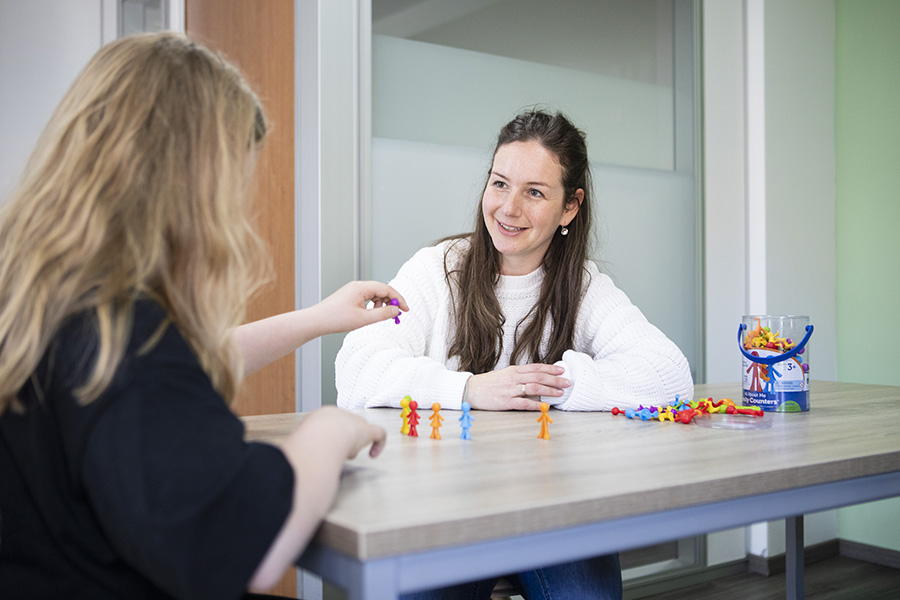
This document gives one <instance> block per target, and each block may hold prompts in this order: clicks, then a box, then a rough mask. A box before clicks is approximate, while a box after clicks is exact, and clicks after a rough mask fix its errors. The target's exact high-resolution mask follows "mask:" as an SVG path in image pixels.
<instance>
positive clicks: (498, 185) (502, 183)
mask: <svg viewBox="0 0 900 600" xmlns="http://www.w3.org/2000/svg"><path fill="white" fill-rule="evenodd" d="M491 185H492V186H494V187H495V188H497V189H501V190H502V189H503V188H505V187H506V182H505V181H500V180H499V179H498V180H496V181H493V182H491Z"/></svg>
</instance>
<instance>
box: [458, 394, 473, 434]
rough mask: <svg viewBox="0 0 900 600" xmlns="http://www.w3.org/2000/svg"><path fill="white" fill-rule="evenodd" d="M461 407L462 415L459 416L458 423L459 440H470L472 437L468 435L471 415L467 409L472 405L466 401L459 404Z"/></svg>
mask: <svg viewBox="0 0 900 600" xmlns="http://www.w3.org/2000/svg"><path fill="white" fill-rule="evenodd" d="M460 408H461V409H462V416H461V417H460V418H459V424H460V425H461V426H462V433H461V434H459V439H461V440H471V439H472V437H471V436H470V435H469V429H470V428H471V427H472V420H473V419H472V415H470V414H469V411H470V410H471V409H472V405H471V404H469V403H468V402H463V403H462V404H461V405H460Z"/></svg>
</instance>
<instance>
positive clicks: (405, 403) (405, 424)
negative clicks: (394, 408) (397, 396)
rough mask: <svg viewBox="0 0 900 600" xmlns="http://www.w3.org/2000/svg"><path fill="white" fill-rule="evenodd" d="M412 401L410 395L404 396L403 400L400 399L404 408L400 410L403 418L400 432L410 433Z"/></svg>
mask: <svg viewBox="0 0 900 600" xmlns="http://www.w3.org/2000/svg"><path fill="white" fill-rule="evenodd" d="M410 401H412V398H410V397H409V396H403V400H401V401H400V407H401V408H402V409H403V410H401V411H400V417H401V418H402V419H403V427H401V428H400V433H402V434H403V435H408V434H409V403H410Z"/></svg>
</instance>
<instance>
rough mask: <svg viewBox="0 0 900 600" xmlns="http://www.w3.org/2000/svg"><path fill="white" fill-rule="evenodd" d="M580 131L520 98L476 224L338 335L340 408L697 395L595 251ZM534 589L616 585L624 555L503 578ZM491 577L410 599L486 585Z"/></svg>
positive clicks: (579, 595)
mask: <svg viewBox="0 0 900 600" xmlns="http://www.w3.org/2000/svg"><path fill="white" fill-rule="evenodd" d="M591 191H592V190H591V173H590V166H589V162H588V154H587V145H586V143H585V137H584V134H583V133H582V132H581V131H579V130H578V129H577V128H576V127H575V126H574V125H572V123H571V122H570V121H569V120H568V119H566V117H564V116H563V115H561V114H549V113H547V112H543V111H536V110H533V111H528V112H525V113H522V114H520V115H518V116H517V117H516V118H515V119H513V120H512V121H511V122H510V123H508V124H507V125H506V126H505V127H504V128H503V129H502V131H501V132H500V135H499V137H498V140H497V145H496V147H495V150H494V155H493V161H492V164H491V169H490V172H489V174H488V178H487V182H486V184H485V186H484V192H483V194H482V198H481V205H480V209H481V210H480V211H479V214H478V217H477V220H476V224H475V228H474V231H473V232H472V233H468V234H465V235H461V236H455V237H453V238H449V239H446V240H444V241H442V242H440V243H438V244H437V245H435V246H433V247H430V248H424V249H422V250H420V251H419V252H417V253H416V254H415V256H413V257H412V258H411V259H410V260H409V261H408V262H407V263H406V264H405V265H403V267H402V268H401V269H400V272H399V273H398V274H397V277H396V278H395V279H394V280H393V281H392V282H391V285H392V286H394V287H395V288H396V289H397V290H399V291H400V292H402V293H403V294H404V296H405V297H406V299H407V300H408V301H409V304H410V306H411V307H412V311H411V312H409V313H408V314H405V315H404V316H403V319H402V320H401V323H400V324H399V325H397V324H395V323H379V324H375V325H372V326H369V327H364V328H361V329H359V330H357V331H355V332H352V333H350V334H348V335H347V337H346V338H345V340H344V344H343V347H342V348H341V351H340V353H339V354H338V357H337V362H336V379H337V388H338V405H339V406H343V407H363V406H366V407H373V406H393V407H395V408H396V407H399V406H400V400H401V399H402V398H403V397H404V396H407V395H409V396H411V397H412V398H414V399H415V400H416V401H418V403H419V404H420V405H424V406H427V405H428V404H430V403H433V402H439V403H440V405H441V408H450V409H459V408H460V407H461V405H462V404H463V402H466V403H468V404H469V405H470V406H471V408H476V409H483V410H508V409H516V410H539V409H540V405H541V402H546V403H548V404H553V405H555V406H556V408H558V409H563V410H576V411H578V410H581V411H584V410H610V409H611V408H612V407H614V406H619V407H623V408H624V407H628V406H637V405H639V404H645V405H651V404H659V403H661V402H664V401H668V400H670V399H674V398H675V395H676V394H681V395H682V396H685V397H690V396H691V395H692V393H693V382H692V380H691V374H690V369H689V367H688V362H687V360H686V359H685V357H684V355H683V354H682V353H681V351H680V350H679V349H678V348H677V347H676V346H675V344H673V343H672V342H671V341H670V340H669V339H668V338H667V337H666V336H665V335H664V334H663V333H662V332H661V331H659V330H658V329H657V328H656V327H654V326H653V325H651V324H650V323H649V322H647V319H646V318H645V317H644V316H643V315H642V314H641V312H640V311H639V310H638V309H637V308H636V307H635V306H633V305H632V304H631V303H630V302H629V301H628V298H627V297H626V296H625V294H624V293H622V292H621V291H620V290H619V289H617V288H616V287H615V286H614V285H613V283H612V281H611V280H610V278H609V277H607V276H606V275H604V274H602V273H600V271H599V269H598V268H597V266H596V264H595V263H594V262H593V261H591V260H589V259H588V248H589V239H590V235H591V211H592V198H591ZM506 579H507V580H509V582H510V583H512V584H513V585H514V586H515V587H516V589H517V590H518V592H519V593H521V594H522V595H523V596H524V597H526V598H529V599H532V600H534V599H540V598H554V599H556V600H563V599H572V600H589V599H595V598H596V599H601V598H603V599H615V598H621V596H622V579H621V573H620V569H619V560H618V555H616V554H612V555H608V556H600V557H595V558H591V559H588V560H583V561H578V562H575V563H569V564H562V565H555V566H551V567H545V568H537V569H532V570H529V571H526V572H522V573H516V574H511V575H508V576H506ZM495 582H496V578H495V579H489V580H485V581H479V582H473V583H469V584H463V585H459V586H454V587H452V588H446V589H440V590H434V591H429V592H422V593H417V594H410V595H409V596H405V597H404V600H411V599H413V598H415V599H423V600H424V599H427V600H437V599H447V600H449V599H451V598H483V599H487V598H490V595H491V590H492V589H493V587H494V583H495Z"/></svg>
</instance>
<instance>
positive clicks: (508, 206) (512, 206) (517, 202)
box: [503, 194, 522, 217]
mask: <svg viewBox="0 0 900 600" xmlns="http://www.w3.org/2000/svg"><path fill="white" fill-rule="evenodd" d="M521 211H522V200H521V199H520V198H519V195H518V194H510V195H509V196H507V198H506V202H504V203H503V214H504V215H506V216H508V217H514V216H516V215H518V214H519V213H520V212H521Z"/></svg>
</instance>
